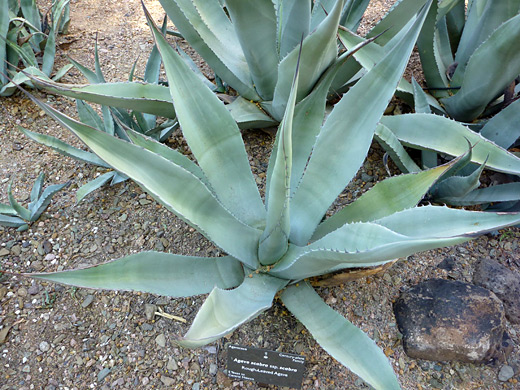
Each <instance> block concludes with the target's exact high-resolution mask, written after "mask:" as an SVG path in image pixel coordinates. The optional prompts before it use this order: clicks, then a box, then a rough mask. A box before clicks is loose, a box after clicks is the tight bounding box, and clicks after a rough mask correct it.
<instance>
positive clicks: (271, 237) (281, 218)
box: [258, 67, 299, 265]
mask: <svg viewBox="0 0 520 390" xmlns="http://www.w3.org/2000/svg"><path fill="white" fill-rule="evenodd" d="M298 78H299V74H298V67H296V72H295V75H294V81H293V86H292V88H291V95H290V96H289V101H288V105H287V110H285V114H284V117H283V120H282V123H281V124H280V127H279V129H278V132H279V135H277V139H278V142H277V151H276V155H275V158H274V159H273V160H271V161H270V164H269V165H271V164H273V169H272V171H271V175H270V177H269V187H268V188H269V191H268V192H267V193H266V205H267V218H266V226H265V229H264V232H263V233H262V237H261V238H260V242H259V246H258V257H259V260H260V263H261V264H263V265H270V264H273V263H275V262H276V261H277V260H278V259H280V257H282V256H283V254H284V253H285V252H286V251H287V246H288V244H289V233H290V231H291V225H290V222H291V220H290V218H289V216H290V207H289V199H290V197H291V172H292V138H293V135H292V126H293V116H294V106H295V104H296V91H297V90H298Z"/></svg>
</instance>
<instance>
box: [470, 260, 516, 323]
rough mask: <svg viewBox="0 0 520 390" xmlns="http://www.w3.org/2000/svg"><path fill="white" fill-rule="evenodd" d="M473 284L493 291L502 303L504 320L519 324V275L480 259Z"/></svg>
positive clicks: (494, 262) (494, 263)
mask: <svg viewBox="0 0 520 390" xmlns="http://www.w3.org/2000/svg"><path fill="white" fill-rule="evenodd" d="M473 283H475V284H476V285H478V286H482V287H484V288H487V289H488V290H491V291H493V292H494V293H495V294H496V296H497V297H498V298H499V299H500V300H501V301H502V302H503V303H504V310H505V312H506V318H507V319H508V320H509V321H511V322H512V323H514V324H520V273H519V272H516V271H513V270H511V269H509V268H507V267H505V266H503V265H502V264H500V263H498V262H497V261H495V260H491V259H481V260H480V261H479V262H478V263H477V266H476V268H475V273H474V274H473Z"/></svg>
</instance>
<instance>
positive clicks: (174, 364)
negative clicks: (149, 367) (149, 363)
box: [166, 356, 179, 371]
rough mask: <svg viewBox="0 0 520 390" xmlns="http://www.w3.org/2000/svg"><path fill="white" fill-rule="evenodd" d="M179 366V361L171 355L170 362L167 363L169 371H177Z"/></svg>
mask: <svg viewBox="0 0 520 390" xmlns="http://www.w3.org/2000/svg"><path fill="white" fill-rule="evenodd" d="M178 368H179V366H178V365H177V362H176V361H175V359H174V358H173V357H171V356H170V358H169V359H168V364H167V365H166V369H167V370H169V371H176V370H177V369H178Z"/></svg>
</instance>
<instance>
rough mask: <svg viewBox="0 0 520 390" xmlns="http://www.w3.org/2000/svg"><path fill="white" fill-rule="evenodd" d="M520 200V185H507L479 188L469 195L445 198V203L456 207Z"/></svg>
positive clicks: (516, 183)
mask: <svg viewBox="0 0 520 390" xmlns="http://www.w3.org/2000/svg"><path fill="white" fill-rule="evenodd" d="M518 200H520V183H518V182H515V183H506V184H500V185H495V186H491V187H486V188H479V189H477V190H474V191H471V192H470V193H469V194H467V195H465V196H462V197H456V198H449V197H448V198H445V199H444V201H446V202H447V203H448V202H449V204H451V205H454V206H473V205H479V204H484V203H492V202H513V201H518Z"/></svg>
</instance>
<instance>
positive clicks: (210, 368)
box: [209, 363, 218, 376]
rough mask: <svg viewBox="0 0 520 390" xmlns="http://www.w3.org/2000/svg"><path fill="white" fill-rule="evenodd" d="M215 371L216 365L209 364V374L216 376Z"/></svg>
mask: <svg viewBox="0 0 520 390" xmlns="http://www.w3.org/2000/svg"><path fill="white" fill-rule="evenodd" d="M217 370H218V367H217V365H216V364H215V363H211V364H210V365H209V374H210V375H211V376H215V375H217Z"/></svg>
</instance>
